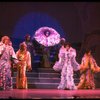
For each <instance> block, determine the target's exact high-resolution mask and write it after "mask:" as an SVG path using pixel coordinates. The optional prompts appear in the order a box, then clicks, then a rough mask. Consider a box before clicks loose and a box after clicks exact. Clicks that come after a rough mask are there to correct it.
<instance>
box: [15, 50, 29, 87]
mask: <svg viewBox="0 0 100 100" xmlns="http://www.w3.org/2000/svg"><path fill="white" fill-rule="evenodd" d="M16 56H17V58H18V60H19V65H18V66H17V77H16V88H19V89H27V88H28V85H27V77H26V71H27V70H29V69H30V68H31V55H30V52H29V51H26V52H24V53H22V52H20V50H18V51H17V52H16Z"/></svg>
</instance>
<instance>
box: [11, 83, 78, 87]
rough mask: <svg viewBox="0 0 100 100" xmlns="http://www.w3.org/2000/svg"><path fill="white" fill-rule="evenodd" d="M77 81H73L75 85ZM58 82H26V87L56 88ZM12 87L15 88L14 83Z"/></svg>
mask: <svg viewBox="0 0 100 100" xmlns="http://www.w3.org/2000/svg"><path fill="white" fill-rule="evenodd" d="M77 84H78V83H75V85H77ZM58 85H59V83H38V82H35V83H28V89H34V88H36V89H57V87H58ZM13 88H16V83H13Z"/></svg>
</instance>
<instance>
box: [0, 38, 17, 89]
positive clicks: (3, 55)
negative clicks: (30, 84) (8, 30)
mask: <svg viewBox="0 0 100 100" xmlns="http://www.w3.org/2000/svg"><path fill="white" fill-rule="evenodd" d="M9 43H10V38H9V37H8V36H3V37H2V38H1V42H0V90H9V89H12V88H13V85H12V77H11V61H13V62H14V63H16V64H17V63H18V60H17V57H16V54H15V51H14V48H13V47H12V46H10V45H9Z"/></svg>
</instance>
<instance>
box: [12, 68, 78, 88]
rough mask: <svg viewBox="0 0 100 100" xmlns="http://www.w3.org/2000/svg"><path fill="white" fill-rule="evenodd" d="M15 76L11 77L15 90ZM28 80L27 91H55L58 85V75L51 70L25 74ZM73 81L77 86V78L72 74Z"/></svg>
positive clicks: (46, 69) (40, 69)
mask: <svg viewBox="0 0 100 100" xmlns="http://www.w3.org/2000/svg"><path fill="white" fill-rule="evenodd" d="M16 74H17V72H14V76H13V86H14V88H16ZM26 75H27V78H28V88H29V89H33V88H35V89H57V86H58V85H59V83H60V73H59V72H55V71H54V70H53V69H52V68H38V70H37V72H36V71H32V72H26ZM74 81H75V84H76V85H77V84H78V82H79V77H78V75H77V73H75V74H74Z"/></svg>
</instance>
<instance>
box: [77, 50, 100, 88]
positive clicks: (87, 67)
mask: <svg viewBox="0 0 100 100" xmlns="http://www.w3.org/2000/svg"><path fill="white" fill-rule="evenodd" d="M97 72H100V67H99V66H98V65H97V63H96V61H95V59H94V58H93V56H92V54H91V50H90V49H88V50H86V52H85V54H84V56H83V58H82V61H81V65H80V73H81V77H80V82H79V84H78V86H77V88H78V89H95V83H94V73H97Z"/></svg>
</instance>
